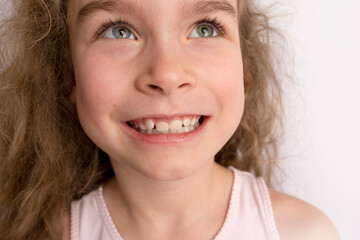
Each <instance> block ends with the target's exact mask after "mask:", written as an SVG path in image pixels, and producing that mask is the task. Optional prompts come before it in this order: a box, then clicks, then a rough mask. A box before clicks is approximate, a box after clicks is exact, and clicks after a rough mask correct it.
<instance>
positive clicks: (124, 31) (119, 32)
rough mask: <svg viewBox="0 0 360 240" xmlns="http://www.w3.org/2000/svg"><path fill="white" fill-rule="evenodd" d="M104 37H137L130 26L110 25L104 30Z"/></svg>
mask: <svg viewBox="0 0 360 240" xmlns="http://www.w3.org/2000/svg"><path fill="white" fill-rule="evenodd" d="M103 38H114V39H135V37H134V35H133V34H132V32H131V31H130V30H129V28H127V27H125V26H114V27H109V28H108V29H107V30H105V31H104V33H103Z"/></svg>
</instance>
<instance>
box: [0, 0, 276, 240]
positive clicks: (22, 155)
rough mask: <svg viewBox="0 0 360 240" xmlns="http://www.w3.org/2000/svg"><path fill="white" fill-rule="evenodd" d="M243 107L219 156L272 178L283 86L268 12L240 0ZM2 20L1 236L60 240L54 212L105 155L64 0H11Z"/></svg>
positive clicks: (95, 181) (62, 209)
mask: <svg viewBox="0 0 360 240" xmlns="http://www.w3.org/2000/svg"><path fill="white" fill-rule="evenodd" d="M238 2H239V4H238V5H239V13H240V14H239V31H240V42H241V48H242V55H243V66H244V85H245V109H244V114H243V118H242V121H241V123H240V125H239V126H238V128H237V130H236V132H235V133H234V135H233V136H232V137H231V139H230V140H229V141H228V142H227V143H226V145H225V146H224V147H223V148H222V149H221V150H220V152H219V153H217V155H216V156H215V160H216V162H218V163H219V164H221V165H223V166H225V167H226V166H229V165H232V166H235V167H237V168H238V169H240V170H243V171H249V172H252V173H254V174H255V175H256V176H262V177H264V178H265V179H267V180H269V179H270V177H271V174H272V169H273V165H274V164H273V163H274V162H275V160H276V158H277V153H278V151H277V143H278V136H277V131H274V129H275V126H280V124H278V123H280V122H281V118H280V116H281V106H282V104H281V86H280V81H279V78H280V77H279V74H278V72H277V61H276V57H275V56H276V55H275V54H274V53H275V52H274V51H273V48H272V47H273V45H272V39H273V38H272V36H274V35H277V33H278V32H277V30H275V29H274V28H272V27H271V26H270V23H269V21H270V18H269V16H268V15H267V12H266V11H264V10H261V9H260V8H259V6H257V5H256V4H255V2H254V1H253V0H239V1H238ZM12 7H13V15H12V16H11V17H10V18H8V19H7V20H3V21H2V22H1V24H0V36H1V37H0V99H1V101H0V239H4V240H5V239H60V237H59V236H61V234H62V232H63V223H62V222H61V221H60V219H59V216H62V215H63V214H64V213H66V212H68V211H69V208H70V203H71V201H72V200H74V199H78V198H80V197H81V196H82V195H84V194H86V193H88V192H90V191H91V190H93V189H95V188H96V187H98V186H99V185H100V184H101V183H102V182H103V181H105V180H107V179H109V178H111V177H112V176H113V171H112V168H111V165H110V163H109V160H108V157H107V154H105V153H104V152H103V151H101V150H100V149H99V148H98V147H97V146H96V145H95V144H94V143H93V142H92V141H91V140H90V139H89V138H88V137H87V136H86V134H85V133H84V131H83V130H82V127H81V125H80V123H79V120H78V117H77V113H76V108H75V106H74V104H73V103H72V102H71V100H70V94H71V91H72V89H73V86H74V85H75V81H74V73H73V66H72V60H71V56H70V47H69V36H68V16H67V1H66V0H28V1H16V2H15V1H14V6H12Z"/></svg>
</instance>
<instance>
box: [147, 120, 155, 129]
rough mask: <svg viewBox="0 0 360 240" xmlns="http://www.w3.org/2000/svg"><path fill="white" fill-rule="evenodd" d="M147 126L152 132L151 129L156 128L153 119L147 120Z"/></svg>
mask: <svg viewBox="0 0 360 240" xmlns="http://www.w3.org/2000/svg"><path fill="white" fill-rule="evenodd" d="M145 126H146V129H148V130H151V129H153V128H154V126H155V123H154V121H153V120H152V119H146V120H145Z"/></svg>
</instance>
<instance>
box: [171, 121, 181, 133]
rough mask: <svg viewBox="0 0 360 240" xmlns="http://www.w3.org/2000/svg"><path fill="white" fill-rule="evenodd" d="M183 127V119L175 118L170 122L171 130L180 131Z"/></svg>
mask: <svg viewBox="0 0 360 240" xmlns="http://www.w3.org/2000/svg"><path fill="white" fill-rule="evenodd" d="M181 127H182V121H181V120H178V119H176V120H173V121H171V122H170V130H171V131H174V132H176V131H179V130H180V129H181Z"/></svg>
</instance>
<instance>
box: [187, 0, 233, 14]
mask: <svg viewBox="0 0 360 240" xmlns="http://www.w3.org/2000/svg"><path fill="white" fill-rule="evenodd" d="M183 12H185V13H187V14H188V15H201V14H210V13H213V12H225V13H226V14H228V15H230V16H231V17H232V18H235V19H236V18H237V13H236V10H235V8H234V6H233V5H231V4H230V3H229V2H228V1H226V0H208V1H197V0H194V1H192V3H191V4H186V5H185V6H184V7H183Z"/></svg>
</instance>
